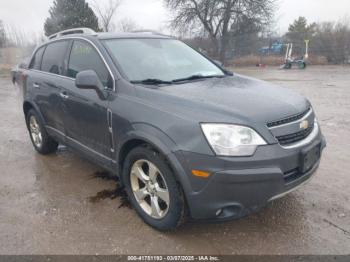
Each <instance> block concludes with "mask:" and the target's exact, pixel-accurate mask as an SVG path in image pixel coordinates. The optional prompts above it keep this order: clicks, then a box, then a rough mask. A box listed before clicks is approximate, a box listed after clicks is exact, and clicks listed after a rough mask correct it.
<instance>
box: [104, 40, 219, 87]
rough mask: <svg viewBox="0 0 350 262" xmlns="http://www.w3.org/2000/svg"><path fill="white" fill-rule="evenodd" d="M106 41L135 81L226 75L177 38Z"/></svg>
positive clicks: (113, 54)
mask: <svg viewBox="0 0 350 262" xmlns="http://www.w3.org/2000/svg"><path fill="white" fill-rule="evenodd" d="M105 43H106V45H107V47H108V49H109V50H110V52H111V53H112V56H113V57H114V59H115V60H116V61H117V63H118V64H119V66H120V67H121V69H122V70H123V72H124V73H125V74H126V76H127V77H128V78H129V80H130V81H132V82H138V81H140V82H142V81H145V80H148V81H149V80H157V81H164V82H165V81H169V82H170V81H174V80H179V79H185V78H190V77H191V76H192V79H194V78H193V76H197V77H198V76H203V77H210V76H213V77H214V76H224V73H223V72H222V70H221V69H220V68H219V67H217V66H216V65H215V64H213V63H212V62H210V61H209V60H208V59H206V58H205V57H204V56H202V55H201V54H199V53H198V52H196V51H195V50H193V49H192V48H191V47H189V46H187V45H186V44H184V43H182V42H181V41H178V40H174V39H153V38H152V39H111V40H105Z"/></svg>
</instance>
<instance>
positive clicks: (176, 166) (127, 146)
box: [117, 124, 191, 199]
mask: <svg viewBox="0 0 350 262" xmlns="http://www.w3.org/2000/svg"><path fill="white" fill-rule="evenodd" d="M138 127H139V128H138V129H137V130H136V129H133V130H132V131H131V132H129V133H128V134H127V138H126V139H124V140H123V142H121V143H120V146H119V148H120V149H119V150H118V153H117V161H118V171H119V174H121V172H122V170H123V163H124V160H125V158H126V156H127V155H128V153H129V152H130V151H131V150H132V149H133V148H135V147H138V146H141V145H144V146H148V147H150V148H152V149H153V150H155V151H156V152H158V153H160V154H161V155H162V156H163V157H164V160H165V161H166V163H167V165H168V166H169V168H170V170H171V171H172V172H173V174H174V177H175V179H176V181H177V182H178V183H179V185H180V186H181V188H182V190H183V191H184V196H185V199H186V198H187V194H186V193H187V192H190V191H191V186H190V181H189V177H188V176H187V174H186V171H185V169H184V168H183V166H182V165H181V163H180V161H179V160H178V159H177V157H176V156H175V154H174V152H175V151H177V150H178V148H177V145H176V144H175V142H174V141H172V140H171V139H170V138H169V137H168V136H167V135H166V134H165V133H163V132H162V131H161V130H159V129H157V128H155V127H153V126H150V125H148V124H144V125H143V124H142V125H138Z"/></svg>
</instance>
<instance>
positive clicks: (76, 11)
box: [44, 0, 100, 36]
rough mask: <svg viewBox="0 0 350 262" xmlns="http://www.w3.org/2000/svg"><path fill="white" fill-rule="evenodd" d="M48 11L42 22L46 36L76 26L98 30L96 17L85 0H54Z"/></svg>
mask: <svg viewBox="0 0 350 262" xmlns="http://www.w3.org/2000/svg"><path fill="white" fill-rule="evenodd" d="M49 13H50V16H49V17H48V18H47V19H46V21H45V24H44V30H45V35H46V36H49V35H51V34H54V33H57V32H59V31H62V30H65V29H70V28H76V27H88V28H91V29H93V30H95V31H100V29H99V27H98V19H97V17H96V15H95V13H94V11H93V10H92V9H91V8H90V7H89V4H88V3H86V2H85V0H55V1H54V2H53V6H52V7H51V8H50V10H49Z"/></svg>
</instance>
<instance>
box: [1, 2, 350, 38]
mask: <svg viewBox="0 0 350 262" xmlns="http://www.w3.org/2000/svg"><path fill="white" fill-rule="evenodd" d="M91 1H92V0H88V2H91ZM98 1H99V2H101V3H103V2H107V1H108V0H98ZM278 1H279V3H278V10H277V12H276V19H277V26H276V29H277V31H278V32H277V33H283V32H285V31H286V30H287V28H288V25H289V24H290V23H291V22H292V21H293V20H294V19H295V18H297V17H298V16H305V17H306V18H307V19H308V21H309V22H320V21H329V20H333V21H334V20H339V19H341V18H344V17H346V16H349V15H350V0H332V1H330V0H278ZM52 2H53V0H0V19H1V20H3V22H5V23H6V24H7V25H10V26H15V27H17V28H21V29H22V30H24V31H25V32H27V33H32V32H35V33H37V34H38V33H39V32H42V31H43V23H44V21H45V18H46V17H47V16H48V10H49V7H50V5H51V4H52ZM121 18H130V19H132V20H134V21H135V22H136V23H137V24H138V25H140V26H141V27H142V28H145V29H154V30H162V29H163V31H167V21H169V19H170V11H169V10H167V9H166V8H165V7H164V5H163V1H162V0H123V3H122V5H121V6H120V8H119V9H118V13H117V15H116V17H115V21H114V22H115V23H116V24H118V20H119V19H121Z"/></svg>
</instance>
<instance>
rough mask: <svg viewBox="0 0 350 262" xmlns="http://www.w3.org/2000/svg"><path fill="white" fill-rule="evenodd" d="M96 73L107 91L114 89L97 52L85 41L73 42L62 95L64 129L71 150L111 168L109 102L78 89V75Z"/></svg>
mask: <svg viewBox="0 0 350 262" xmlns="http://www.w3.org/2000/svg"><path fill="white" fill-rule="evenodd" d="M88 69H91V70H94V71H95V72H96V74H97V75H98V76H99V78H100V80H101V82H102V83H103V85H104V86H105V88H106V89H108V88H111V87H112V86H113V82H112V78H111V75H110V73H109V71H108V69H107V67H106V65H105V64H104V62H103V60H102V58H101V56H100V55H99V53H98V51H97V50H96V48H95V47H94V46H93V45H92V44H91V43H89V42H87V41H85V40H80V39H79V40H74V42H73V44H72V47H71V51H70V56H69V61H68V66H67V73H66V76H67V77H68V78H69V79H65V80H64V84H63V86H64V90H63V93H64V94H65V95H66V98H65V99H64V101H63V110H64V125H65V128H66V134H67V139H70V141H71V144H72V146H75V147H78V148H79V149H82V150H84V151H85V152H86V153H88V154H89V155H90V156H92V157H93V158H94V159H95V160H99V162H101V163H103V164H106V163H108V164H110V158H111V142H110V133H109V129H108V122H107V108H108V101H104V100H101V99H100V98H99V97H98V95H97V93H96V91H95V90H86V89H78V88H77V87H76V85H75V77H76V75H77V74H78V73H79V72H81V71H84V70H88Z"/></svg>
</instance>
